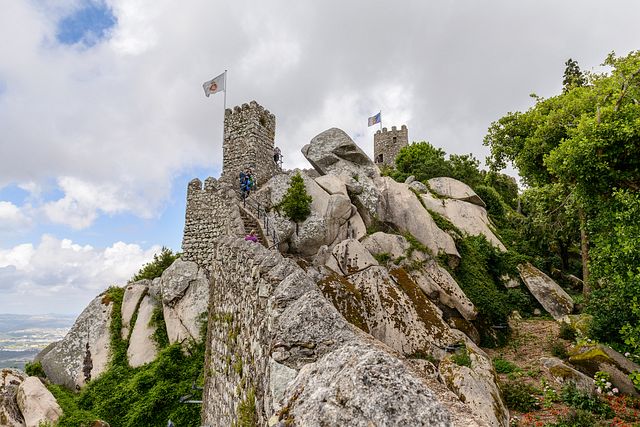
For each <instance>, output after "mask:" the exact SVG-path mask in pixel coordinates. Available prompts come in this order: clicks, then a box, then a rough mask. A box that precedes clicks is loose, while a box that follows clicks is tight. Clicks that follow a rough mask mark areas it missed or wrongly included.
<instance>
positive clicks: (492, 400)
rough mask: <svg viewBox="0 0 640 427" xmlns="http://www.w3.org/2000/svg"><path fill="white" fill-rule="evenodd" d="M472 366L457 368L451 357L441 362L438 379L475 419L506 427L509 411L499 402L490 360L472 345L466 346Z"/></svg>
mask: <svg viewBox="0 0 640 427" xmlns="http://www.w3.org/2000/svg"><path fill="white" fill-rule="evenodd" d="M467 351H468V353H469V358H470V359H471V364H470V365H471V366H470V367H469V366H463V365H458V364H456V363H455V362H454V360H453V359H452V358H451V357H447V358H445V359H444V360H442V361H440V365H439V367H438V368H439V370H440V378H441V379H442V382H444V383H445V384H446V385H447V387H448V388H449V389H450V390H451V391H453V392H454V393H455V394H456V395H457V396H458V397H459V398H460V400H462V401H463V402H465V403H466V404H467V406H470V407H471V409H472V411H473V413H474V415H476V416H478V417H480V418H481V419H483V420H484V421H486V422H487V423H488V424H489V425H490V426H495V427H507V426H508V425H509V411H508V410H507V407H506V406H505V404H504V402H503V401H502V397H501V396H500V389H499V388H498V381H497V376H496V373H495V371H494V369H493V366H492V364H491V360H490V359H489V357H487V355H486V354H484V352H483V351H482V350H480V349H479V348H478V347H476V346H475V345H473V344H467Z"/></svg>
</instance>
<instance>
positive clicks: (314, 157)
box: [302, 128, 380, 178]
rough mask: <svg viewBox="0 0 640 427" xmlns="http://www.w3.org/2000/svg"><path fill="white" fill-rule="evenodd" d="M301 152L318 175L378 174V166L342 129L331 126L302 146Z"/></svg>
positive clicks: (371, 176) (373, 175)
mask: <svg viewBox="0 0 640 427" xmlns="http://www.w3.org/2000/svg"><path fill="white" fill-rule="evenodd" d="M302 154H303V155H304V157H305V158H306V159H307V160H308V161H309V163H311V165H312V166H313V167H314V169H315V170H317V171H318V173H319V174H320V175H327V174H332V175H336V176H337V175H348V176H360V175H361V174H363V173H364V174H365V175H366V176H368V177H369V178H374V177H376V176H380V171H379V170H378V167H377V166H376V165H375V164H374V163H373V162H372V161H371V159H370V158H369V157H368V156H367V155H366V154H365V153H364V151H362V150H361V149H360V147H358V146H357V145H356V143H355V142H353V140H352V139H351V138H350V137H349V135H347V134H346V133H345V132H344V131H343V130H341V129H338V128H331V129H328V130H326V131H324V132H322V133H321V134H319V135H316V136H315V137H314V138H313V139H312V140H311V142H310V143H309V144H307V145H305V146H304V147H302Z"/></svg>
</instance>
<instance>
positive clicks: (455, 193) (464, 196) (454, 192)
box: [427, 176, 486, 208]
mask: <svg viewBox="0 0 640 427" xmlns="http://www.w3.org/2000/svg"><path fill="white" fill-rule="evenodd" d="M427 183H428V184H429V189H430V190H431V191H433V192H434V193H436V194H437V195H439V196H441V197H446V198H447V199H454V200H462V201H464V202H469V203H473V204H474V205H478V206H481V207H483V208H485V207H486V205H485V203H484V201H483V200H482V199H481V198H480V196H478V195H477V194H476V192H475V191H473V190H472V189H471V187H469V186H468V185H467V184H465V183H464V182H460V181H458V180H457V179H453V178H449V177H446V176H443V177H439V178H431V179H430V180H429V181H427Z"/></svg>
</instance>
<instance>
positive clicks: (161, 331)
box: [149, 304, 169, 350]
mask: <svg viewBox="0 0 640 427" xmlns="http://www.w3.org/2000/svg"><path fill="white" fill-rule="evenodd" d="M149 326H151V327H153V328H154V329H155V331H154V332H153V335H152V336H151V338H152V339H153V341H154V342H155V343H156V348H157V349H158V350H161V349H163V348H165V347H168V346H169V336H168V335H167V325H166V323H165V321H164V311H163V310H162V304H158V305H157V306H156V307H155V308H154V309H153V313H151V319H150V320H149Z"/></svg>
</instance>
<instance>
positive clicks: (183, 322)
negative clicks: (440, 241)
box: [157, 258, 209, 344]
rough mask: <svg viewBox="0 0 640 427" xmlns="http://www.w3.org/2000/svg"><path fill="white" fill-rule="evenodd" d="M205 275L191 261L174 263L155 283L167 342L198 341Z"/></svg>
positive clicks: (204, 301) (206, 294)
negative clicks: (160, 300) (167, 338)
mask: <svg viewBox="0 0 640 427" xmlns="http://www.w3.org/2000/svg"><path fill="white" fill-rule="evenodd" d="M208 283H209V281H208V279H207V275H206V271H205V269H204V268H201V267H199V266H198V264H196V263H195V262H192V261H182V260H181V259H179V258H178V259H177V260H176V261H175V262H174V263H173V264H171V266H170V267H169V268H167V269H166V270H165V271H164V273H162V276H161V277H160V280H159V282H158V285H157V286H159V288H160V292H161V298H162V309H163V314H164V321H165V323H166V325H167V335H168V336H169V342H170V343H171V344H173V343H174V342H183V341H185V340H187V339H194V340H199V339H200V327H201V325H202V320H203V317H202V316H203V313H206V312H207V307H208V301H209V291H208Z"/></svg>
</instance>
